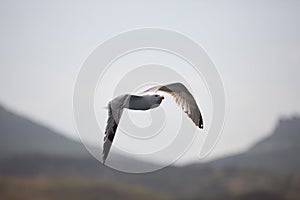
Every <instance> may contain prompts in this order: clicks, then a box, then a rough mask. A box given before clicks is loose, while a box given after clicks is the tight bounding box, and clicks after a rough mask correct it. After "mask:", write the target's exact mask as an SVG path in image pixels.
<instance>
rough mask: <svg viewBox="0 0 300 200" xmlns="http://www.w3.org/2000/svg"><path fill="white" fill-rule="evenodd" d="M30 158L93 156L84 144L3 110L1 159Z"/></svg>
mask: <svg viewBox="0 0 300 200" xmlns="http://www.w3.org/2000/svg"><path fill="white" fill-rule="evenodd" d="M30 154H46V155H60V156H70V157H81V156H89V154H88V153H87V151H86V149H85V148H84V146H83V145H82V144H81V143H79V142H76V141H74V140H72V139H69V138H66V137H64V136H62V135H61V134H58V133H56V132H55V131H53V130H51V129H49V128H47V127H45V126H41V125H39V124H37V123H34V122H32V121H31V120H28V119H26V118H24V117H22V116H18V115H16V114H14V113H12V112H9V111H7V110H6V109H5V108H4V107H2V106H0V159H1V158H8V157H11V156H16V155H30Z"/></svg>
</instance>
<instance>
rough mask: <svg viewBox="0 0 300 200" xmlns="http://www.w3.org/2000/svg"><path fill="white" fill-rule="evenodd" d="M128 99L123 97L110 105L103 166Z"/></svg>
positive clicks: (125, 96)
mask: <svg viewBox="0 0 300 200" xmlns="http://www.w3.org/2000/svg"><path fill="white" fill-rule="evenodd" d="M127 98H128V95H122V96H119V97H117V98H115V99H113V100H112V101H110V102H109V103H108V120H107V125H106V129H105V136H104V143H103V151H102V160H103V164H105V160H106V158H107V156H108V153H109V150H110V148H111V145H112V142H113V140H114V137H115V134H116V131H117V128H118V124H119V122H120V119H121V116H122V113H123V108H124V105H125V103H126V99H127Z"/></svg>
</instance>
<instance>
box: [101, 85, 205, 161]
mask: <svg viewBox="0 0 300 200" xmlns="http://www.w3.org/2000/svg"><path fill="white" fill-rule="evenodd" d="M159 91H160V92H164V93H167V94H169V95H171V96H172V97H173V98H174V99H175V101H176V103H177V104H178V105H180V106H181V107H182V109H183V111H184V112H185V113H186V114H187V115H188V117H189V118H191V120H192V121H193V122H194V123H195V125H196V126H197V127H199V128H200V129H203V119H202V115H201V112H200V109H199V108H198V106H197V103H196V101H195V99H194V97H193V96H192V94H191V93H190V92H189V91H188V89H187V88H186V87H185V86H184V85H183V84H182V83H172V84H168V85H159V86H155V87H151V88H149V89H147V90H145V91H144V92H142V93H141V94H140V95H131V94H124V95H120V96H118V97H116V98H114V99H112V100H111V101H110V102H109V103H108V106H107V108H108V120H107V125H106V129H105V136H104V143H103V152H102V159H103V164H105V161H106V158H107V156H108V153H109V150H110V148H111V145H112V142H113V140H114V137H115V134H116V131H117V128H118V124H119V122H120V119H121V116H122V112H123V110H124V108H126V109H129V110H149V109H153V108H156V107H158V106H159V105H160V103H161V102H162V100H163V99H164V96H161V95H158V94H152V95H149V93H156V92H159Z"/></svg>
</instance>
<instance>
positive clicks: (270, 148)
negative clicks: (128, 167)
mask: <svg viewBox="0 0 300 200" xmlns="http://www.w3.org/2000/svg"><path fill="white" fill-rule="evenodd" d="M299 124H300V118H299V117H293V118H286V119H281V120H279V122H278V124H277V125H276V127H275V129H274V131H273V133H271V134H270V135H269V136H268V137H266V138H265V139H263V140H261V141H259V142H257V143H256V144H255V145H254V146H252V147H251V148H250V149H249V150H248V151H246V152H244V153H242V154H239V155H235V156H229V157H225V158H222V159H218V160H215V161H212V162H209V163H202V164H201V163H200V164H199V163H196V164H192V165H188V166H183V167H167V168H165V169H162V170H159V171H156V172H152V173H146V174H128V173H122V172H118V171H115V170H113V169H110V168H108V167H105V166H103V165H102V164H100V163H99V162H98V161H97V160H95V159H94V158H93V157H91V156H89V155H88V154H87V152H86V151H85V149H84V147H83V146H82V145H81V144H80V143H78V142H76V141H73V140H71V139H69V138H66V137H64V136H61V135H60V134H58V133H56V132H55V131H53V130H50V129H48V128H46V127H44V126H41V125H39V124H37V123H34V122H32V121H30V120H28V119H26V118H24V117H22V116H18V115H16V114H13V113H12V112H9V111H7V110H5V109H4V108H1V107H0V133H1V134H0V143H1V146H0V148H1V151H0V157H1V159H0V176H1V177H2V178H1V180H0V198H1V199H24V197H27V198H29V199H33V196H28V195H34V196H35V197H36V198H37V199H65V198H68V197H69V198H72V199H82V198H83V197H86V198H85V199H99V198H101V197H103V198H105V197H106V199H115V198H121V197H123V196H124V197H125V198H127V199H135V198H136V199H141V198H143V199H144V198H146V197H147V199H150V198H152V199H211V200H218V199H228V200H230V199H232V200H238V199H239V200H246V199H258V200H259V199H288V200H293V199H295V200H296V199H299V197H300V192H299V191H300V171H299V159H298V158H297V157H296V155H297V152H298V151H299V145H298V144H299V137H300V135H299V131H300V127H299ZM79 155H80V156H79ZM113 158H114V159H115V160H121V159H123V160H122V161H124V160H125V161H126V162H127V163H132V162H133V161H132V160H131V159H130V158H124V157H118V155H116V156H113ZM141 164H149V163H141ZM279 172H280V173H279ZM13 188H19V189H18V192H17V194H18V195H17V194H16V192H13V191H14V189H13ZM28 191H31V192H28ZM49 191H51V192H49ZM50 193H51V195H49V194H50ZM18 197H19V198H18ZM45 197H47V198H45Z"/></svg>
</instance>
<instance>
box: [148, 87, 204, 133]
mask: <svg viewBox="0 0 300 200" xmlns="http://www.w3.org/2000/svg"><path fill="white" fill-rule="evenodd" d="M157 91H162V92H166V93H168V94H170V95H171V96H173V98H174V99H175V101H176V103H177V104H178V105H180V106H181V107H182V109H183V111H184V112H185V113H186V114H187V115H188V116H189V117H190V118H191V119H192V121H193V122H194V123H195V124H196V126H198V127H199V128H203V118H202V115H201V112H200V109H199V107H198V105H197V103H196V100H195V99H194V97H193V95H192V94H191V93H190V92H189V91H188V89H187V88H186V87H185V86H184V85H183V84H182V83H172V84H168V85H160V86H155V87H152V88H149V89H147V90H146V91H144V92H143V93H147V92H157Z"/></svg>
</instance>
